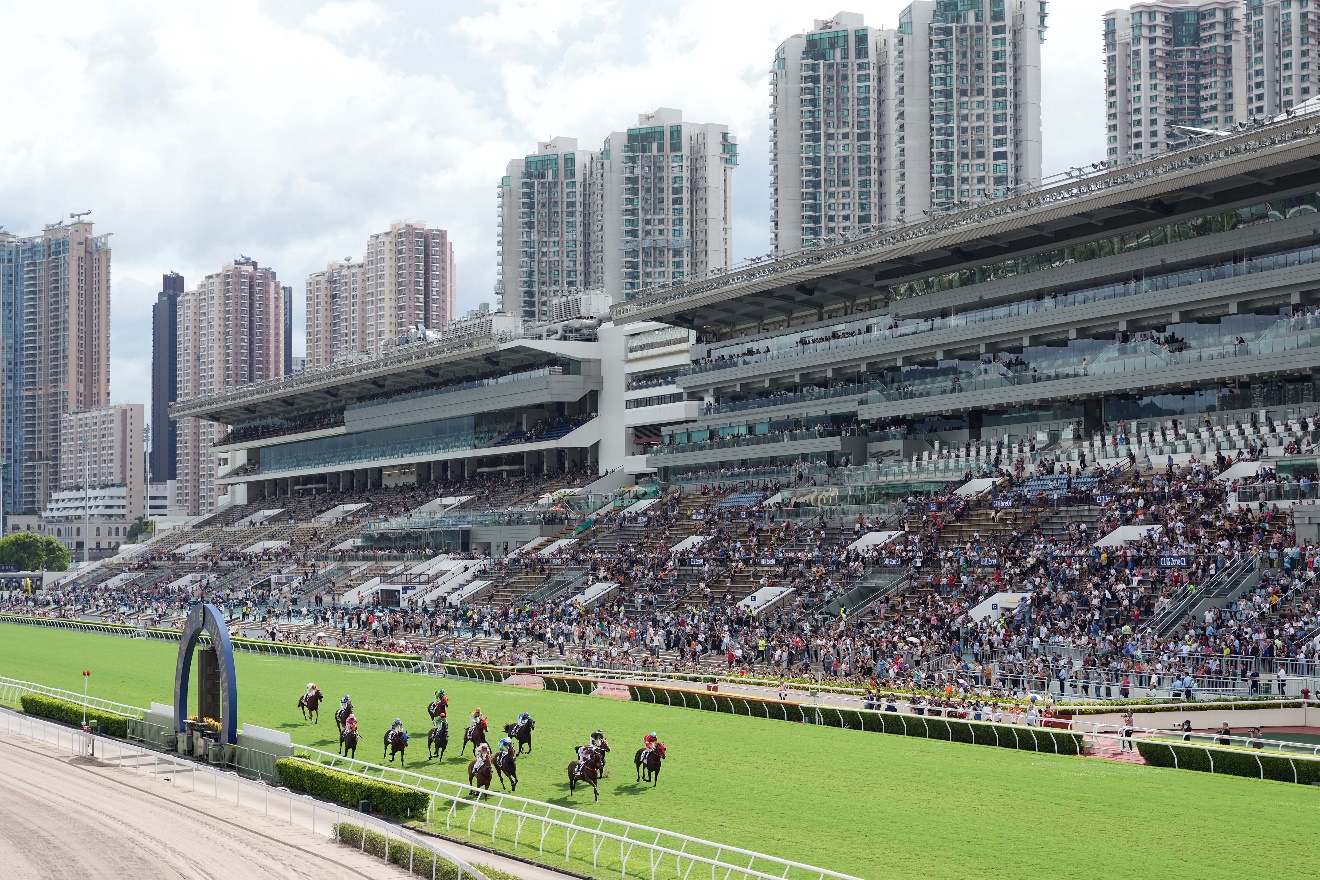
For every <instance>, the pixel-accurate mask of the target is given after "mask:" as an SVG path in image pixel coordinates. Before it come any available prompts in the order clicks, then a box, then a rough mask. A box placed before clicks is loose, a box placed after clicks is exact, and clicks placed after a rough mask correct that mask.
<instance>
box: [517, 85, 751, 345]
mask: <svg viewBox="0 0 1320 880" xmlns="http://www.w3.org/2000/svg"><path fill="white" fill-rule="evenodd" d="M737 164H738V143H737V140H736V139H735V138H733V137H732V136H731V135H730V134H729V130H728V127H727V126H724V125H717V124H713V123H693V122H684V121H683V114H682V111H679V110H675V109H671V108H668V107H661V108H660V109H658V110H656V111H654V112H652V113H644V114H641V115H640V116H638V120H637V125H636V126H635V127H632V128H628V129H626V130H625V131H617V132H613V133H611V134H610V135H608V136H607V137H606V138H605V141H604V144H603V146H602V147H601V149H600V150H599V151H594V150H580V149H578V142H577V140H576V139H575V138H567V137H560V138H554V139H552V140H549V141H545V142H543V143H541V144H539V145H538V148H537V152H536V153H534V154H532V155H529V156H524V157H522V158H520V159H515V160H514V161H513V162H510V163H509V166H508V169H507V171H508V173H507V174H506V175H505V176H504V179H503V180H502V181H501V184H500V188H499V191H498V192H499V210H500V234H499V245H500V273H501V277H500V280H499V282H497V284H496V292H497V293H498V294H499V295H500V300H501V308H502V310H503V311H506V312H510V313H512V314H515V315H518V316H519V317H521V318H523V319H524V320H529V321H543V320H548V319H549V316H550V314H551V306H550V304H551V302H552V301H553V300H555V299H556V298H558V297H563V296H568V295H570V294H576V293H583V292H585V291H587V290H599V291H603V292H604V293H605V294H606V295H607V296H609V298H610V299H611V300H613V301H618V300H621V299H625V298H629V297H632V296H634V295H636V293H637V291H639V290H641V289H643V288H645V287H649V286H652V285H654V284H659V283H667V282H669V281H672V280H674V279H683V278H686V277H688V276H691V275H700V274H704V273H706V272H708V271H710V270H712V269H723V268H728V266H729V265H730V264H731V263H732V261H733V208H732V197H733V178H732V175H733V171H734V169H735V168H736V167H737Z"/></svg>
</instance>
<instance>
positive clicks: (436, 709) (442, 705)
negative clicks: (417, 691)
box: [426, 697, 449, 721]
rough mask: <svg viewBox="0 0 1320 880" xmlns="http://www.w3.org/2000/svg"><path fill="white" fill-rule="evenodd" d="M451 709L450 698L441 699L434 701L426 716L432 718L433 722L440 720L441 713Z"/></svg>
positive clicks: (428, 707)
mask: <svg viewBox="0 0 1320 880" xmlns="http://www.w3.org/2000/svg"><path fill="white" fill-rule="evenodd" d="M448 708H449V698H448V697H441V698H440V699H438V700H432V701H431V705H429V706H427V707H426V714H428V715H430V716H431V720H432V721H434V720H435V719H437V718H439V717H440V715H441V713H443V712H444V711H445V710H446V709H448Z"/></svg>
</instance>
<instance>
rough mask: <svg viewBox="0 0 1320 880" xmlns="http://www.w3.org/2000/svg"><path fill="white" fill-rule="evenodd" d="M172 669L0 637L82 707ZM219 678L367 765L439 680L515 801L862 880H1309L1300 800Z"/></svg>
mask: <svg viewBox="0 0 1320 880" xmlns="http://www.w3.org/2000/svg"><path fill="white" fill-rule="evenodd" d="M176 654H177V647H176V646H174V645H171V644H165V643H159V642H148V641H142V640H130V639H125V638H120V637H115V636H102V635H90V634H84V633H74V632H68V631H61V630H49V629H37V628H28V627H22V626H12V625H0V675H5V676H8V677H11V678H19V679H26V680H30V681H37V682H41V683H43V684H46V685H50V686H54V687H61V688H66V689H68V690H75V691H77V690H81V689H82V675H81V672H82V670H83V669H91V670H92V679H91V684H92V693H93V694H94V695H96V696H99V697H104V698H108V699H114V700H118V701H121V702H124V703H129V704H133V705H140V706H146V705H148V704H149V703H150V701H152V700H156V701H158V702H163V703H168V702H170V700H171V695H172V691H173V671H174V661H175V657H176ZM237 664H238V681H239V720H240V721H247V722H251V723H254V724H260V725H263V726H267V727H274V728H277V729H281V730H287V731H288V732H289V733H290V734H291V735H292V736H293V739H294V740H295V742H299V743H304V744H307V745H312V746H317V747H320V748H324V749H328V750H334V749H335V742H336V739H335V726H334V719H333V717H332V716H331V714H330V711H327V712H326V714H325V716H324V717H323V718H322V719H321V723H320V725H319V726H315V725H311V724H308V723H304V722H303V721H302V719H301V717H300V715H299V713H298V711H297V709H296V708H295V703H296V700H297V698H298V695H299V694H300V693H301V692H302V690H303V687H304V686H305V685H306V684H307V682H308V681H315V682H316V683H317V684H318V685H320V687H321V688H322V690H323V691H324V692H325V694H326V696H327V698H328V701H327V702H328V704H329V706H330V708H333V706H334V704H336V703H337V702H338V699H339V697H341V696H343V694H344V693H345V692H347V693H350V694H352V696H353V700H354V703H355V705H356V706H357V712H358V717H359V718H360V719H361V724H362V731H363V734H364V738H363V747H362V748H361V749H359V751H358V757H359V758H366V759H368V760H377V761H378V760H379V759H380V752H379V751H376V748H377V747H376V746H375V745H374V744H375V743H378V742H379V738H380V735H381V733H382V732H383V730H384V728H385V727H386V726H387V725H388V724H389V722H390V721H391V720H392V719H393V718H394V717H395V716H396V715H397V716H400V717H402V718H403V720H404V721H405V723H406V724H407V726H408V728H409V729H410V730H412V731H414V732H416V733H418V734H421V733H422V732H424V730H425V728H426V726H427V719H426V705H427V703H428V702H429V700H430V697H431V691H432V690H433V688H434V687H435V686H436V684H437V683H442V684H443V685H444V687H445V688H446V690H447V691H448V693H449V696H450V701H451V710H452V711H451V715H452V716H454V717H455V719H459V718H461V717H462V716H464V715H466V713H467V712H468V711H469V710H470V709H471V708H472V706H473V705H476V704H480V705H481V707H482V708H483V709H484V710H485V711H486V714H487V715H488V717H489V718H490V719H491V723H492V727H493V728H494V727H495V726H496V725H502V724H504V723H505V722H508V721H512V720H514V718H515V717H516V715H517V714H518V712H520V711H528V712H531V713H532V714H533V715H534V716H535V717H536V720H537V730H536V751H535V753H534V754H533V755H532V756H531V757H526V756H524V758H523V760H521V761H520V762H519V774H520V776H521V777H522V784H521V785H520V787H519V789H518V794H520V795H525V796H526V797H529V798H535V799H538V800H547V801H552V802H554V803H557V804H562V805H566V806H573V807H576V808H579V809H583V810H594V811H597V812H600V813H604V814H607V815H610V816H616V817H619V818H622V819H627V820H630V821H634V822H641V823H645V824H649V825H656V826H659V827H662V828H667V829H670V830H673V831H677V832H682V833H686V834H691V835H694V836H698V837H703V838H706V839H709V840H715V841H721V842H725V843H729V844H733V845H737V846H742V847H746V848H749V849H754V850H758V851H760V852H764V853H767V854H770V855H776V856H779V857H781V858H789V859H794V860H797V861H801V862H806V863H808V864H814V865H819V866H821V867H826V868H831V869H833V870H836V871H842V872H846V873H850V874H856V875H858V876H861V877H868V878H870V877H875V878H880V877H891V876H902V877H912V878H924V877H941V878H945V877H947V878H964V877H971V876H977V875H986V874H1004V873H1005V872H1008V873H1012V874H1020V873H1027V872H1031V873H1036V874H1049V875H1054V876H1061V877H1070V876H1085V877H1099V878H1107V877H1113V878H1126V880H1137V878H1160V880H1170V878H1177V877H1194V878H1197V880H1209V878H1220V877H1222V878H1232V880H1241V878H1243V877H1269V878H1271V880H1277V878H1290V877H1298V878H1301V877H1308V878H1313V877H1316V876H1320V845H1317V844H1316V842H1315V839H1316V838H1315V835H1316V829H1317V828H1320V789H1316V788H1314V787H1302V786H1296V785H1290V784H1286V783H1278V782H1260V781H1256V780H1250V779H1242V778H1237V777H1228V776H1211V775H1209V774H1204V773H1193V772H1179V771H1172V770H1157V769H1151V768H1143V767H1136V766H1130V765H1125V764H1115V763H1109V762H1102V761H1100V760H1097V759H1094V758H1081V757H1058V756H1053V755H1042V754H1035V753H1022V752H1013V751H1009V750H1006V749H994V748H989V747H981V746H971V745H963V744H958V743H941V742H933V741H929V740H924V739H915V738H905V737H899V736H887V735H885V734H877V733H863V732H860V731H849V730H840V729H836V728H814V727H810V726H804V725H794V724H786V723H784V722H780V721H767V720H763V719H752V718H741V717H736V716H732V715H720V714H716V713H712V712H700V711H695V710H686V709H676V708H670V707H667V706H655V705H650V704H641V703H629V702H625V701H618V700H611V699H605V698H598V697H581V696H573V695H568V694H555V693H545V692H539V691H531V690H525V689H521V688H515V687H509V686H505V685H484V684H474V683H467V682H461V681H453V680H443V681H442V680H440V679H432V678H425V677H421V676H414V675H410V674H407V673H394V672H373V671H363V670H354V669H348V668H344V667H338V666H332V665H328V664H322V663H314V662H311V661H303V660H291V659H275V658H263V657H258V656H254V655H252V654H239V655H238V656H237ZM453 726H454V727H455V728H457V729H461V723H458V724H454V725H453ZM597 727H603V728H604V729H605V732H606V734H607V735H608V736H609V737H610V739H611V743H612V744H613V745H614V747H615V754H614V756H613V757H614V758H615V759H616V761H617V762H618V764H617V765H616V767H615V769H614V776H613V778H612V779H609V780H606V781H605V782H604V783H603V785H602V792H601V800H600V804H599V806H593V804H592V802H591V796H590V793H589V792H588V793H587V794H585V795H584V794H583V793H582V791H581V790H579V792H578V794H577V796H576V797H574V798H570V797H569V795H568V786H567V781H566V779H565V775H564V768H565V766H566V765H567V763H568V762H569V760H571V758H572V754H571V753H570V748H571V747H572V746H574V745H577V744H578V743H580V742H582V741H583V740H584V739H585V738H586V736H587V735H588V734H589V733H590V731H592V730H593V729H595V728H597ZM651 730H655V731H657V732H658V733H659V734H660V736H661V738H662V739H664V740H665V742H666V743H667V744H668V746H669V749H670V758H669V760H668V761H666V763H665V768H664V772H663V774H662V777H661V783H660V786H659V787H658V788H656V789H651V788H649V787H642V786H638V785H636V784H634V783H633V778H634V776H633V771H632V767H631V755H632V753H633V751H635V749H636V748H637V747H638V746H639V745H640V743H641V739H642V736H643V734H645V733H647V732H649V731H651ZM458 740H461V735H460V736H459V737H458V738H456V740H455V745H454V747H453V748H451V750H450V753H449V755H448V756H447V757H446V759H445V761H444V763H443V764H440V763H439V762H431V763H430V764H428V763H427V762H426V761H424V760H421V759H423V758H424V757H425V745H424V743H422V742H419V741H418V740H414V747H413V748H410V749H409V753H410V756H411V758H412V760H410V761H409V765H408V767H409V769H411V770H416V771H418V772H423V773H433V774H437V775H441V776H445V777H449V778H454V779H457V778H461V777H462V774H463V768H464V767H465V760H466V759H460V758H458V757H457V755H456V750H457V741H458ZM625 762H627V763H628V767H627V771H626V773H625V770H624V767H623V766H622V765H623V764H624V763H625ZM615 876H617V874H616V875H615Z"/></svg>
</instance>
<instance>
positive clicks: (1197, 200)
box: [47, 120, 1320, 695]
mask: <svg viewBox="0 0 1320 880" xmlns="http://www.w3.org/2000/svg"><path fill="white" fill-rule="evenodd" d="M1317 154H1320V129H1318V128H1317V127H1316V125H1315V123H1314V121H1308V120H1284V121H1280V122H1279V123H1276V124H1274V125H1271V126H1266V127H1264V128H1259V129H1252V130H1249V131H1246V132H1243V133H1240V134H1235V135H1233V136H1232V137H1229V138H1224V139H1222V140H1217V141H1215V142H1214V143H1212V144H1206V145H1201V146H1193V147H1191V148H1189V149H1188V150H1184V151H1181V152H1178V153H1176V154H1172V155H1170V156H1167V157H1161V158H1160V159H1159V160H1152V161H1151V162H1149V163H1141V164H1137V165H1132V166H1125V167H1124V168H1121V169H1113V170H1106V171H1104V172H1102V173H1099V174H1097V175H1095V176H1092V177H1089V178H1087V179H1086V180H1082V181H1072V182H1070V183H1068V184H1065V185H1063V186H1061V187H1056V188H1054V189H1050V190H1045V191H1040V192H1035V193H1028V194H1024V195H1021V196H1016V197H1014V198H1012V199H1009V200H1007V201H1006V202H1005V203H1004V204H999V203H991V204H989V205H984V206H978V207H975V208H971V209H968V210H966V211H962V212H958V213H955V214H952V215H948V216H942V217H936V218H932V219H931V220H929V221H928V222H926V223H923V224H917V225H914V226H910V227H903V228H901V229H899V230H893V231H886V232H882V233H879V234H876V235H874V236H870V237H866V238H862V239H858V240H856V241H852V242H847V243H844V244H842V245H838V246H833V247H829V248H823V249H821V250H820V251H818V252H811V253H810V254H808V255H794V256H791V257H786V258H784V259H783V260H777V261H762V262H759V263H757V264H756V265H754V266H752V267H749V268H746V269H743V270H738V271H735V272H733V273H730V274H728V275H727V276H722V277H717V278H709V279H698V280H692V281H690V282H688V283H685V284H680V285H675V286H672V287H669V288H666V289H663V290H656V291H651V292H649V293H645V294H644V295H642V296H640V297H639V298H638V299H637V300H634V301H632V302H629V303H623V304H617V305H616V306H615V308H614V310H613V313H612V315H611V316H578V318H575V319H573V320H571V321H568V322H565V323H563V324H562V325H560V326H555V327H540V328H525V329H524V331H523V332H522V333H505V334H503V335H500V336H493V335H492V336H473V337H461V338H450V339H445V340H441V341H440V342H436V343H431V344H422V345H418V346H405V347H401V348H400V349H398V350H396V351H392V352H390V353H389V354H388V355H386V356H385V357H383V358H380V359H377V360H371V361H362V362H355V363H352V364H340V365H335V366H332V367H330V368H328V369H326V370H323V371H319V372H316V373H311V374H303V375H299V376H296V377H292V378H289V379H285V380H281V381H279V382H274V383H267V384H265V385H258V386H253V387H250V388H243V389H237V390H235V391H232V392H227V393H225V394H222V395H219V396H216V397H213V398H208V399H201V400H194V401H185V402H183V403H180V404H178V405H177V406H176V407H175V409H174V413H175V415H176V416H189V417H196V418H204V419H210V420H212V421H216V422H219V423H222V424H225V425H228V426H230V430H229V432H228V433H227V435H226V437H225V439H224V440H222V441H221V444H220V445H219V446H218V447H217V450H216V451H217V455H218V457H219V458H220V460H221V461H222V462H223V465H222V468H223V470H222V476H221V477H220V479H219V483H220V484H221V485H222V486H224V487H225V491H226V496H227V497H226V501H227V502H228V503H227V504H226V505H225V506H223V507H222V508H221V509H219V510H218V511H217V512H216V513H215V514H213V515H211V516H209V517H207V518H204V519H200V520H198V521H196V522H194V523H192V524H191V525H190V526H189V527H187V528H185V529H181V530H178V531H176V532H173V533H168V534H166V535H162V536H160V537H158V538H156V539H155V540H153V541H152V542H151V543H150V544H148V545H147V546H146V547H145V548H143V549H142V551H141V552H139V553H138V554H137V555H133V556H125V557H121V558H118V559H116V560H113V561H111V562H109V563H107V564H105V565H104V566H102V567H101V568H99V569H96V570H93V571H91V572H88V573H86V574H81V575H79V576H77V577H76V578H74V579H72V580H71V581H69V582H67V583H66V585H65V588H64V590H63V591H62V592H61V593H59V594H57V595H56V596H51V597H47V598H48V599H49V600H50V607H51V609H52V610H55V611H59V612H60V613H70V614H102V615H110V616H114V615H122V616H124V617H125V618H126V619H162V618H164V619H168V616H169V614H171V613H173V612H174V611H175V610H177V608H179V607H181V604H180V603H181V602H182V599H181V598H179V597H180V596H182V595H183V594H195V593H196V592H197V591H199V590H206V591H207V592H208V595H209V596H213V597H216V598H217V599H218V601H221V602H223V603H224V604H226V606H227V607H228V608H229V609H230V611H231V616H232V617H233V618H234V619H235V620H236V621H237V622H238V623H237V625H238V626H251V627H253V628H256V629H258V630H261V631H265V632H267V633H268V634H271V635H274V636H275V637H279V638H286V639H295V640H309V641H317V640H321V641H323V642H324V641H326V640H330V641H334V642H336V643H339V644H359V645H368V646H372V647H377V648H383V649H387V650H389V649H402V648H403V647H405V646H406V647H407V648H409V649H414V650H416V649H426V650H436V651H439V652H440V653H441V654H442V655H454V656H463V657H472V658H481V659H487V660H498V661H511V660H515V659H522V660H525V659H526V657H527V654H528V653H534V654H537V655H538V656H540V657H541V658H545V657H553V658H555V659H556V660H558V659H563V660H565V661H571V662H577V663H586V664H611V665H616V666H620V667H625V668H627V667H648V668H649V667H657V668H666V669H698V668H700V669H706V670H710V669H712V668H723V669H730V668H739V669H747V670H749V671H759V672H761V673H764V674H776V675H786V674H789V673H797V674H803V673H810V674H812V675H815V676H818V677H821V676H823V677H830V678H836V679H845V680H865V681H871V680H874V681H876V682H883V683H887V684H890V685H895V686H897V685H903V686H925V685H929V684H931V683H932V682H935V683H941V684H948V683H957V682H962V683H969V684H974V685H976V686H979V687H984V688H995V689H1003V690H1021V689H1028V690H1045V689H1052V690H1053V691H1054V692H1056V693H1058V692H1059V691H1060V690H1062V691H1063V692H1064V693H1065V694H1066V693H1074V692H1082V691H1083V689H1084V691H1085V692H1087V693H1090V692H1092V690H1094V691H1095V692H1096V693H1098V692H1099V688H1100V687H1101V685H1102V684H1103V685H1104V686H1105V687H1108V688H1110V689H1112V688H1113V687H1115V686H1118V685H1119V683H1120V682H1122V681H1123V680H1128V681H1129V683H1130V684H1129V690H1132V689H1135V688H1142V689H1149V690H1152V691H1153V692H1159V693H1161V694H1162V695H1167V694H1168V693H1171V692H1172V691H1173V690H1175V688H1174V682H1179V683H1183V682H1186V681H1191V682H1192V684H1191V685H1190V686H1187V685H1184V686H1182V687H1180V688H1177V689H1178V690H1182V691H1185V690H1188V689H1189V687H1190V688H1192V689H1207V690H1235V689H1236V690H1240V689H1242V688H1245V687H1248V686H1249V685H1248V682H1247V679H1246V678H1244V677H1243V676H1244V675H1245V674H1246V671H1247V670H1248V669H1250V668H1256V669H1258V670H1259V669H1261V668H1267V669H1273V668H1275V667H1276V666H1278V665H1280V664H1283V665H1288V668H1290V669H1296V670H1299V671H1301V672H1303V673H1305V674H1316V672H1317V667H1316V664H1317V662H1318V661H1320V641H1318V640H1317V639H1320V617H1317V614H1318V613H1320V612H1318V609H1320V595H1317V592H1316V588H1315V578H1314V576H1313V575H1314V571H1315V565H1316V556H1317V554H1316V551H1315V549H1314V545H1313V544H1308V543H1307V542H1306V541H1305V540H1301V539H1299V530H1300V529H1301V528H1303V525H1304V524H1305V527H1306V528H1309V529H1314V530H1316V531H1315V533H1314V534H1313V535H1312V540H1314V539H1315V538H1320V516H1317V515H1315V513H1314V512H1313V511H1314V509H1315V507H1314V504H1313V502H1314V499H1315V495H1316V489H1315V485H1316V483H1315V480H1316V476H1317V474H1316V470H1317V464H1320V459H1318V458H1317V456H1316V453H1315V444H1316V441H1317V439H1318V438H1320V424H1317V417H1318V416H1320V395H1318V394H1317V388H1316V383H1317V375H1318V373H1317V371H1318V369H1320V345H1317V342H1320V313H1318V311H1317V309H1318V307H1320V294H1318V293H1317V291H1320V259H1317V258H1320V250H1317V249H1316V248H1315V246H1314V244H1313V242H1314V239H1315V236H1316V235H1317V232H1318V231H1320V230H1317V225H1320V218H1317V209H1318V208H1320V184H1318V183H1317V177H1316V174H1315V170H1314V169H1315V167H1317V166H1316V158H1317ZM639 490H640V491H639ZM1155 526H1159V527H1160V528H1154V527H1155ZM1308 534H1309V533H1308ZM1004 596H1012V597H1014V599H1013V601H1012V602H1011V603H1009V602H996V601H995V600H996V597H1004ZM991 606H997V607H991ZM974 610H975V611H976V613H975V614H973V613H972V612H973V611H974ZM959 686H962V685H961V684H960V685H959Z"/></svg>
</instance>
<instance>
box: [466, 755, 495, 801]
mask: <svg viewBox="0 0 1320 880" xmlns="http://www.w3.org/2000/svg"><path fill="white" fill-rule="evenodd" d="M476 765H477V762H476V760H475V759H473V760H471V761H468V785H472V784H473V782H474V780H475V783H476V787H475V788H473V789H472V792H471V793H472V796H473V797H480V795H481V793H480V792H479V791H478V789H482V788H484V789H486V791H490V777H491V767H490V762H489V761H487V762H486V763H484V764H482V765H481V769H480V770H478V771H476V772H475V773H473V771H472V768H473V767H475V766H476Z"/></svg>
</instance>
